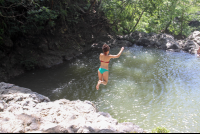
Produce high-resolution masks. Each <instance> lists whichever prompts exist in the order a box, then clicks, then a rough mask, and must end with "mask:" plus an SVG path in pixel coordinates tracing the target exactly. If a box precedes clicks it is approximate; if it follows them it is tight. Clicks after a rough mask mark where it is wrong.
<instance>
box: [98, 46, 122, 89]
mask: <svg viewBox="0 0 200 134" xmlns="http://www.w3.org/2000/svg"><path fill="white" fill-rule="evenodd" d="M102 50H103V53H101V54H100V56H99V60H100V61H101V65H100V67H99V70H98V76H99V81H98V83H97V85H96V89H97V90H98V89H99V85H100V84H103V85H106V84H107V83H108V64H109V61H110V59H111V58H119V57H120V55H121V54H122V51H123V50H124V47H122V48H121V50H120V51H119V53H118V54H117V55H108V54H109V50H110V47H109V46H108V45H107V44H104V45H103V47H102Z"/></svg>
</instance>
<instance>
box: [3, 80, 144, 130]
mask: <svg viewBox="0 0 200 134" xmlns="http://www.w3.org/2000/svg"><path fill="white" fill-rule="evenodd" d="M0 132H1V133H33V132H35V133H36V132H37V133H129V132H131V133H132V132H133V133H145V131H144V130H143V129H142V128H140V127H139V126H137V125H135V124H133V123H131V122H124V123H119V122H118V121H117V120H116V119H114V118H112V117H111V115H110V114H109V113H104V112H99V111H98V110H97V108H96V106H95V105H94V104H93V103H92V102H90V101H87V100H85V101H80V100H76V101H69V100H66V99H60V100H56V101H53V102H52V101H50V99H49V98H48V97H46V96H43V95H41V94H38V93H36V92H32V91H31V90H30V89H27V88H23V87H19V86H16V85H14V84H9V83H4V82H1V83H0Z"/></svg>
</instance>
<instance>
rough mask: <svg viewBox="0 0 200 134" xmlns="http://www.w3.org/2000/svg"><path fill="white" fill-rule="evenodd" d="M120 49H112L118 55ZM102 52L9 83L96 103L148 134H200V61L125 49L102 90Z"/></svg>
mask: <svg viewBox="0 0 200 134" xmlns="http://www.w3.org/2000/svg"><path fill="white" fill-rule="evenodd" d="M119 50H120V48H111V50H110V53H111V54H117V53H118V52H119ZM100 52H101V50H99V51H91V52H89V53H87V54H83V55H82V56H81V57H79V58H77V59H73V60H72V61H71V62H70V63H69V62H68V63H67V62H65V63H63V64H61V65H58V66H55V67H52V68H50V69H46V70H36V71H31V72H29V73H26V74H23V75H21V76H19V77H16V78H15V79H12V80H10V81H9V83H13V84H16V85H18V86H21V87H26V88H30V89H31V90H32V91H35V92H38V93H40V94H43V95H45V96H48V97H49V98H50V99H51V100H52V101H53V100H57V99H61V98H66V99H69V100H77V99H80V100H90V101H92V102H93V103H94V104H95V105H96V106H97V108H98V110H99V111H103V112H108V113H110V114H111V116H112V117H113V118H115V119H118V121H119V122H124V121H125V122H133V123H134V124H136V125H138V126H140V127H141V128H143V129H144V130H146V131H147V132H151V130H152V129H153V128H156V127H157V126H163V127H165V128H167V129H168V130H170V132H174V133H176V132H180V133H181V132H200V127H199V125H200V106H199V105H200V97H199V95H200V89H199V88H200V58H197V57H196V56H195V55H191V54H189V53H184V52H166V51H164V50H160V49H153V48H144V47H142V46H135V45H134V46H132V47H125V49H124V51H123V53H122V55H121V57H120V58H118V59H111V61H110V64H109V82H108V84H107V85H106V86H104V85H101V86H100V89H99V90H98V91H97V90H96V88H95V87H96V84H97V80H98V76H97V70H98V68H99V65H100V61H99V53H100Z"/></svg>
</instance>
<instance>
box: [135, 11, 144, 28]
mask: <svg viewBox="0 0 200 134" xmlns="http://www.w3.org/2000/svg"><path fill="white" fill-rule="evenodd" d="M144 11H145V10H144ZM144 11H142V13H141V14H140V17H139V19H138V20H137V23H136V24H135V26H134V28H133V29H135V28H136V26H137V25H138V23H139V21H140V19H141V18H142V15H143V13H144Z"/></svg>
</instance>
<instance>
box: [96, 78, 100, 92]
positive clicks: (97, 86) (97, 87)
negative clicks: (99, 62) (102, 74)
mask: <svg viewBox="0 0 200 134" xmlns="http://www.w3.org/2000/svg"><path fill="white" fill-rule="evenodd" d="M100 84H101V80H99V81H98V83H97V85H96V89H97V90H99V85H100Z"/></svg>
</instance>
